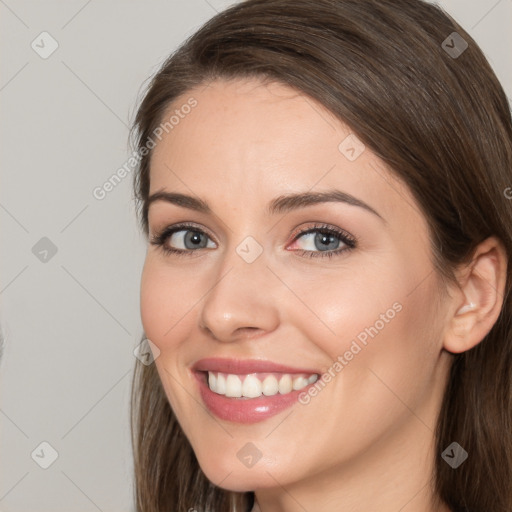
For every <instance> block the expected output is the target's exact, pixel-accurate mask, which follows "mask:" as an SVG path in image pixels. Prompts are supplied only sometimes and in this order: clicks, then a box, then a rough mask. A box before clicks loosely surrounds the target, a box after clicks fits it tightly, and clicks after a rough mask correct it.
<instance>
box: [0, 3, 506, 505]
mask: <svg viewBox="0 0 512 512" xmlns="http://www.w3.org/2000/svg"><path fill="white" fill-rule="evenodd" d="M230 3H231V2H229V1H228V0H208V1H206V0H186V1H185V0H183V1H161V0H153V1H151V2H140V1H137V2H136V1H133V0H132V1H121V0H117V1H116V0H110V1H100V0H89V1H87V0H67V1H61V2H58V1H55V0H52V1H49V0H47V1H41V0H33V1H28V0H0V24H1V26H0V38H1V44H0V48H1V53H2V55H1V60H0V62H1V69H0V71H1V73H0V75H1V76H0V101H1V103H0V105H1V109H2V112H1V115H2V123H1V138H0V140H1V150H0V151H1V152H0V154H1V158H2V171H3V181H2V187H1V188H0V222H1V228H2V244H1V246H2V253H1V254H2V273H1V276H0V279H1V280H0V301H1V304H0V305H1V307H0V314H1V317H0V321H1V324H2V326H3V331H4V336H5V338H6V340H5V347H4V356H3V359H2V361H1V363H0V399H1V402H0V422H1V423H0V510H1V511H4V512H34V511H38V512H39V511H41V512H46V511H48V512H50V511H51V512H59V511H63V512H64V511H66V512H79V511H80V512H81V511H84V512H85V511H97V510H101V511H109V512H116V511H130V510H133V500H132V492H133V483H132V482H133V481H132V460H131V446H130V438H129V423H128V420H129V390H130V382H131V374H132V370H133V366H134V363H135V359H134V355H133V350H134V348H135V347H136V345H137V344H138V342H139V340H140V336H141V334H142V324H141V322H140V315H139V280H140V273H141V270H142V264H143V260H144V253H145V242H144V239H143V237H142V235H140V234H139V232H138V228H137V224H136V220H135V213H134V208H133V202H132V191H131V184H132V176H131V174H130V175H128V176H127V177H126V178H125V179H124V180H123V181H122V182H121V183H120V184H119V185H117V186H116V187H115V189H114V190H112V191H111V192H110V193H108V194H107V195H106V197H105V198H104V199H103V200H97V199H95V198H94V196H93V193H92V191H93V189H94V188H95V187H98V186H101V185H102V184H103V183H104V182H105V181H106V180H107V179H108V178H109V177H110V176H111V175H112V174H113V173H114V172H115V171H116V170H117V169H118V168H119V167H121V166H122V165H123V164H124V163H125V162H126V160H127V157H128V146H127V136H128V125H129V123H130V121H131V119H132V117H133V113H134V109H135V106H136V104H137V99H138V97H139V95H140V91H141V86H142V84H143V83H144V82H145V80H146V79H147V78H148V77H149V76H150V75H151V74H152V73H154V72H155V71H156V69H157V68H158V66H159V64H161V62H162V61H163V60H164V59H165V57H166V56H167V55H168V54H169V52H170V51H172V50H173V49H174V48H175V47H176V46H177V45H178V44H179V43H180V42H181V41H183V40H184V39H185V38H186V37H187V36H188V35H190V34H191V33H193V32H194V31H195V30H196V29H197V28H198V27H199V26H200V25H201V24H202V23H204V22H205V21H206V20H207V19H209V18H210V17H211V16H212V15H214V14H215V12H216V11H218V10H221V9H223V8H224V7H226V6H227V5H229V4H230ZM442 5H443V6H444V7H445V8H446V10H447V11H448V12H450V13H451V14H452V15H453V16H454V17H455V18H456V19H457V20H458V21H459V22H460V23H461V24H462V25H463V26H464V27H465V28H466V29H467V30H468V31H469V32H470V34H471V35H472V36H473V37H474V38H475V39H476V41H477V42H478V43H479V44H480V46H481V47H482V49H483V50H484V52H485V53H486V55H487V56H488V58H489V60H490V61H491V64H492V65H493V67H494V69H495V71H496V72H497V74H498V77H499V78H500V79H501V81H502V83H503V85H504V87H505V89H506V91H507V93H508V95H509V97H510V96H511V93H512V66H511V62H512V60H511V55H510V53H511V51H510V50H511V48H512V30H511V28H512V0H499V1H496V0H471V1H468V0H446V1H444V2H442ZM43 31H46V32H48V33H49V34H50V35H51V37H52V38H53V39H54V40H56V41H57V43H58V45H59V46H58V49H57V50H56V51H55V52H54V53H53V54H52V55H50V56H49V57H47V58H46V59H43V58H42V57H41V56H40V53H37V52H36V51H35V50H34V49H33V48H32V47H31V44H32V41H34V40H35V43H34V44H36V45H39V46H38V47H37V46H36V48H37V50H38V51H39V52H43V51H48V50H49V49H50V48H51V46H50V44H51V41H50V40H49V39H48V38H47V37H48V36H42V37H43V38H44V37H46V39H44V40H43V41H42V42H41V37H38V36H39V35H40V34H41V32H43ZM440 43H441V42H440ZM41 239H43V240H41ZM34 247H35V248H34ZM52 248H53V252H55V250H56V253H55V254H53V252H52ZM45 250H47V251H48V252H47V253H45V252H44V251H45ZM42 442H47V443H49V444H50V445H51V447H53V449H54V450H55V451H56V452H57V453H58V458H57V459H56V460H55V461H54V462H53V464H51V466H49V467H48V468H47V469H42V468H41V467H40V465H39V464H44V463H45V461H46V463H48V462H50V461H51V455H52V451H51V448H48V447H47V446H45V445H43V446H40V443H42ZM34 450H35V452H34ZM33 453H34V455H33V456H32V455H31V454H33Z"/></svg>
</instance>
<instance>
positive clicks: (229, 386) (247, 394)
mask: <svg viewBox="0 0 512 512" xmlns="http://www.w3.org/2000/svg"><path fill="white" fill-rule="evenodd" d="M317 379H318V375H316V374H311V375H308V374H301V375H292V374H289V373H284V374H283V373H251V374H248V375H236V374H233V373H227V374H226V373H222V372H211V371H209V372H208V387H209V388H210V390H211V391H213V392H214V393H217V394H219V395H224V396H226V397H231V398H240V397H244V398H259V397H260V396H261V395H265V396H274V395H277V394H278V393H279V394H280V395H286V394H288V393H291V392H292V391H299V390H301V389H303V388H305V387H306V386H307V385H308V384H313V383H314V382H316V381H317Z"/></svg>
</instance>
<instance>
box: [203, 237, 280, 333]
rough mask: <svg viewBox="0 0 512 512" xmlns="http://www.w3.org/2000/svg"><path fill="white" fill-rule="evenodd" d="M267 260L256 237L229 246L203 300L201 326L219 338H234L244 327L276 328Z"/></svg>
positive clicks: (276, 316)
mask: <svg viewBox="0 0 512 512" xmlns="http://www.w3.org/2000/svg"><path fill="white" fill-rule="evenodd" d="M266 263H267V259H266V257H265V252H264V250H263V246H262V244H260V243H259V242H258V241H257V240H256V239H255V238H253V237H246V238H244V239H243V240H242V242H240V243H239V244H238V245H236V246H233V247H230V248H229V249H228V250H227V251H226V253H225V255H223V256H222V261H221V262H220V261H219V266H218V272H217V273H216V274H215V279H214V280H213V281H212V283H211V287H210V290H209V291H208V292H207V294H206V296H205V298H204V301H203V303H202V308H201V313H200V325H201V327H202V328H206V329H207V330H208V331H209V332H210V333H211V334H212V335H213V336H214V337H215V338H216V339H218V340H220V341H232V340H233V339H234V338H235V337H236V336H237V335H238V334H239V332H240V331H241V330H246V329H250V330H261V331H272V330H273V329H275V328H276V325H277V321H278V312H277V309H276V303H275V301H274V300H273V299H272V296H271V295H272V292H271V289H272V287H273V286H272V285H271V284H270V281H271V280H272V279H274V280H275V276H274V275H273V274H272V272H270V270H269V269H268V268H267V266H266Z"/></svg>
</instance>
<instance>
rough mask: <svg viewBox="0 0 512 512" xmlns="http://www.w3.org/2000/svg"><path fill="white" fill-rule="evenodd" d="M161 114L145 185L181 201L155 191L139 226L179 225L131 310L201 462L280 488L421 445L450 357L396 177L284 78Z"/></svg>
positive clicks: (215, 471) (419, 234)
mask: <svg viewBox="0 0 512 512" xmlns="http://www.w3.org/2000/svg"><path fill="white" fill-rule="evenodd" d="M184 105H193V107H191V108H188V107H184ZM176 110H177V111H178V112H176ZM167 114H168V115H166V116H165V120H168V119H169V118H170V116H171V115H173V114H174V115H175V119H174V120H173V121H172V122H171V124H168V125H167V130H163V136H162V137H161V140H160V141H157V145H156V147H155V149H154V153H153V157H152V162H151V172H150V184H151V185H150V196H151V195H153V194H156V193H158V192H164V193H167V194H182V195H183V196H188V197H190V199H186V200H185V199H183V198H182V199H181V200H178V199H176V198H178V197H179V196H170V195H169V196H167V199H165V196H162V195H161V196H160V199H158V198H155V199H154V200H153V201H151V202H150V206H149V214H148V215H149V217H148V220H149V231H150V233H149V234H150V238H151V239H154V241H156V238H157V237H158V235H159V234H161V233H162V232H163V231H164V230H166V229H167V228H169V227H175V228H176V229H175V232H174V233H172V234H169V233H168V234H167V236H165V234H164V236H163V237H161V240H160V241H161V242H163V246H162V245H160V246H159V245H157V244H149V245H148V251H147V257H146V261H145V265H144V270H143V275H142V285H141V315H142V322H143V326H144V330H145V333H146V336H147V338H148V339H149V340H151V342H152V343H153V344H154V345H155V346H156V347H158V350H159V351H160V352H159V355H158V357H157V358H156V360H155V364H156V366H157V369H158V373H159V375H160V378H161V380H162V383H163V387H164V389H165V392H166V395H167V397H168V399H169V401H170V404H171V405H172V408H173V410H174V412H175V414H176V416H177V418H178V421H179V423H180V425H181V427H182V428H183V430H184V432H185V434H186V436H187V438H188V439H189V441H190V443H191V445H192V447H193V449H194V452H195V453H196V455H197V458H198V461H199V464H200V465H201V467H202V469H203V471H204V472H205V474H206V476H207V477H208V478H209V479H210V480H212V481H213V482H214V483H217V484H220V486H221V487H224V488H227V489H233V490H254V489H257V488H264V487H274V486H276V485H277V483H276V482H279V484H280V485H283V486H285V485H286V484H287V483H288V484H289V483H292V482H297V481H299V480H301V479H303V478H305V477H308V476H312V475H317V474H320V473H321V472H323V471H326V470H328V471H329V472H330V473H331V474H332V471H339V472H342V471H343V470H344V469H348V468H350V467H353V465H354V464H359V463H361V464H374V463H376V461H378V460H382V457H386V461H387V462H386V465H385V466H384V467H388V466H387V465H388V463H389V462H390V461H391V460H395V459H394V458H396V460H403V459H404V454H406V453H408V451H409V450H410V453H412V452H413V451H414V450H415V449H416V448H415V447H417V446H418V445H421V446H430V445H429V443H430V440H431V438H432V435H433V434H432V429H433V428H434V425H435V416H436V414H437V411H438V407H439V403H440V400H441V398H442V395H443V392H444V385H445V382H446V381H445V376H446V371H447V368H448V364H447V363H448V360H449V358H448V356H447V353H446V352H444V351H443V347H442V338H443V336H442V334H443V328H444V324H443V322H442V318H443V315H442V314H440V311H441V307H442V301H441V296H440V291H439V281H438V280H437V278H436V275H437V274H436V273H435V272H434V269H433V266H432V264H431V259H430V254H431V250H430V244H429V239H428V233H427V224H426V221H425V219H424V217H423V215H422V214H421V213H420V211H419V208H418V207H417V203H416V202H415V200H414V199H413V197H412V195H411V194H410V193H409V191H408V190H407V189H406V187H405V186H404V185H403V184H402V183H401V182H399V181H398V180H397V178H394V177H393V175H392V174H391V173H390V172H389V171H388V170H387V169H386V168H385V166H384V164H383V162H382V161H381V160H379V159H378V158H377V157H376V156H375V155H374V154H373V153H372V152H371V151H370V149H369V148H364V146H362V145H361V143H360V142H359V141H358V140H357V139H356V138H355V137H354V136H353V135H351V130H350V129H349V128H348V127H347V126H346V125H344V124H343V123H341V122H340V121H339V120H337V119H336V118H335V117H334V116H333V115H331V114H330V113H329V112H328V111H327V110H326V109H325V108H323V107H322V106H321V105H319V104H318V103H316V102H315V101H313V100H312V99H310V98H308V97H305V96H304V95H301V94H299V93H297V92H296V91H294V90H292V89H290V88H288V87H287V86H284V85H281V84H275V83H274V84H267V85H264V84H263V83H262V82H259V81H255V80H250V81H248V80H247V81H242V80H236V81H229V82H228V81H220V80H218V81H214V82H212V83H210V84H209V86H207V87H205V86H203V87H198V88H196V89H194V90H192V91H190V93H188V94H186V95H183V96H182V97H181V98H180V99H179V100H178V101H176V102H175V103H174V104H173V105H172V108H170V109H169V110H168V112H167ZM321 194H330V195H331V196H325V197H324V198H322V196H321ZM335 194H337V195H335ZM295 196H300V197H302V196H303V197H302V199H301V198H300V197H299V198H295ZM173 197H174V199H175V200H171V199H172V198H173ZM339 199H345V200H344V201H342V200H339ZM199 205H202V208H199ZM365 205H366V206H365ZM182 223H186V224H188V227H183V226H181V227H178V226H179V225H181V224H182ZM166 248H167V249H175V250H176V251H179V253H166V252H165V249H166ZM155 354H158V352H157V351H155ZM208 371H210V374H208ZM247 375H250V376H249V377H247ZM315 379H318V380H317V381H316V382H314V381H315ZM208 381H210V383H211V386H212V387H213V391H212V390H210V388H209V385H208ZM294 388H295V389H294ZM240 393H242V394H244V395H246V396H240ZM226 395H227V396H226ZM397 446H400V447H401V449H400V450H399V452H398V453H397V450H396V448H397ZM390 457H391V458H390ZM411 464H414V465H417V464H418V462H417V460H414V461H411Z"/></svg>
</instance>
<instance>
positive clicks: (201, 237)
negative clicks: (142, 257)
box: [150, 224, 215, 256]
mask: <svg viewBox="0 0 512 512" xmlns="http://www.w3.org/2000/svg"><path fill="white" fill-rule="evenodd" d="M208 238H209V236H208V235H207V234H206V233H205V232H204V231H203V230H202V229H200V228H198V227H196V226H195V225H193V224H180V225H176V226H169V227H168V228H165V229H164V230H163V231H162V232H160V233H157V234H156V235H154V236H153V237H152V238H151V242H150V243H151V244H152V245H155V246H157V247H159V248H160V249H161V250H162V251H163V252H164V253H165V254H176V255H180V256H181V255H185V254H187V253H191V252H195V251H196V250H197V249H205V248H207V247H212V246H211V245H208V240H207V239H208ZM176 246H177V247H176ZM213 247H215V244H213Z"/></svg>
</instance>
